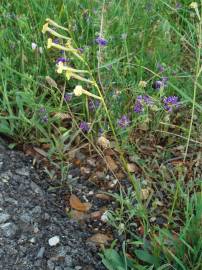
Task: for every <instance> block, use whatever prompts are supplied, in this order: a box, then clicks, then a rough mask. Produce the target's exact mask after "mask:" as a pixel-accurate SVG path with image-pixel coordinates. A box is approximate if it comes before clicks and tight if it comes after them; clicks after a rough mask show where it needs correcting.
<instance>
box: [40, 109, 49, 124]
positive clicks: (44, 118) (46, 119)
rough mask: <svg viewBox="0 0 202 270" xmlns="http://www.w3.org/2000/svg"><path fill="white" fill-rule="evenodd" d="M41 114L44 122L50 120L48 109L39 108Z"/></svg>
mask: <svg viewBox="0 0 202 270" xmlns="http://www.w3.org/2000/svg"><path fill="white" fill-rule="evenodd" d="M39 115H40V119H41V122H42V123H47V122H48V113H47V111H46V108H44V107H42V108H40V109H39Z"/></svg>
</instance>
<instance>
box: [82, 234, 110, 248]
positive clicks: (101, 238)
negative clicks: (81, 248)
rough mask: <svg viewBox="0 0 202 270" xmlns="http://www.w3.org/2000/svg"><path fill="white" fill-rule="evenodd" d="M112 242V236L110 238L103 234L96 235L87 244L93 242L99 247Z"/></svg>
mask: <svg viewBox="0 0 202 270" xmlns="http://www.w3.org/2000/svg"><path fill="white" fill-rule="evenodd" d="M111 240H112V236H108V235H106V234H102V233H96V234H94V235H93V236H91V237H90V238H88V239H87V242H93V243H95V244H98V245H104V244H107V242H108V241H111Z"/></svg>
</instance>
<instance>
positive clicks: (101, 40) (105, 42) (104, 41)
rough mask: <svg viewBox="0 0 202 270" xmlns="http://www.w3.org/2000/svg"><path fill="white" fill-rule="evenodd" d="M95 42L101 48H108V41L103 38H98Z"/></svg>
mask: <svg viewBox="0 0 202 270" xmlns="http://www.w3.org/2000/svg"><path fill="white" fill-rule="evenodd" d="M95 41H96V43H97V44H98V45H100V46H106V45H107V43H108V41H107V40H106V39H104V38H102V37H97V38H96V39H95Z"/></svg>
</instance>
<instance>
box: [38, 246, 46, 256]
mask: <svg viewBox="0 0 202 270" xmlns="http://www.w3.org/2000/svg"><path fill="white" fill-rule="evenodd" d="M44 252H45V247H41V248H40V249H39V252H38V253H37V255H36V257H37V258H43V255H44Z"/></svg>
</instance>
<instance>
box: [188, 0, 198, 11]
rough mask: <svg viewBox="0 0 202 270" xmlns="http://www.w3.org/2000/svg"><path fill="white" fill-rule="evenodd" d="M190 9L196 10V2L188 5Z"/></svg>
mask: <svg viewBox="0 0 202 270" xmlns="http://www.w3.org/2000/svg"><path fill="white" fill-rule="evenodd" d="M189 7H190V8H193V9H196V8H198V4H197V3H196V2H192V3H191V4H190V5H189Z"/></svg>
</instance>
